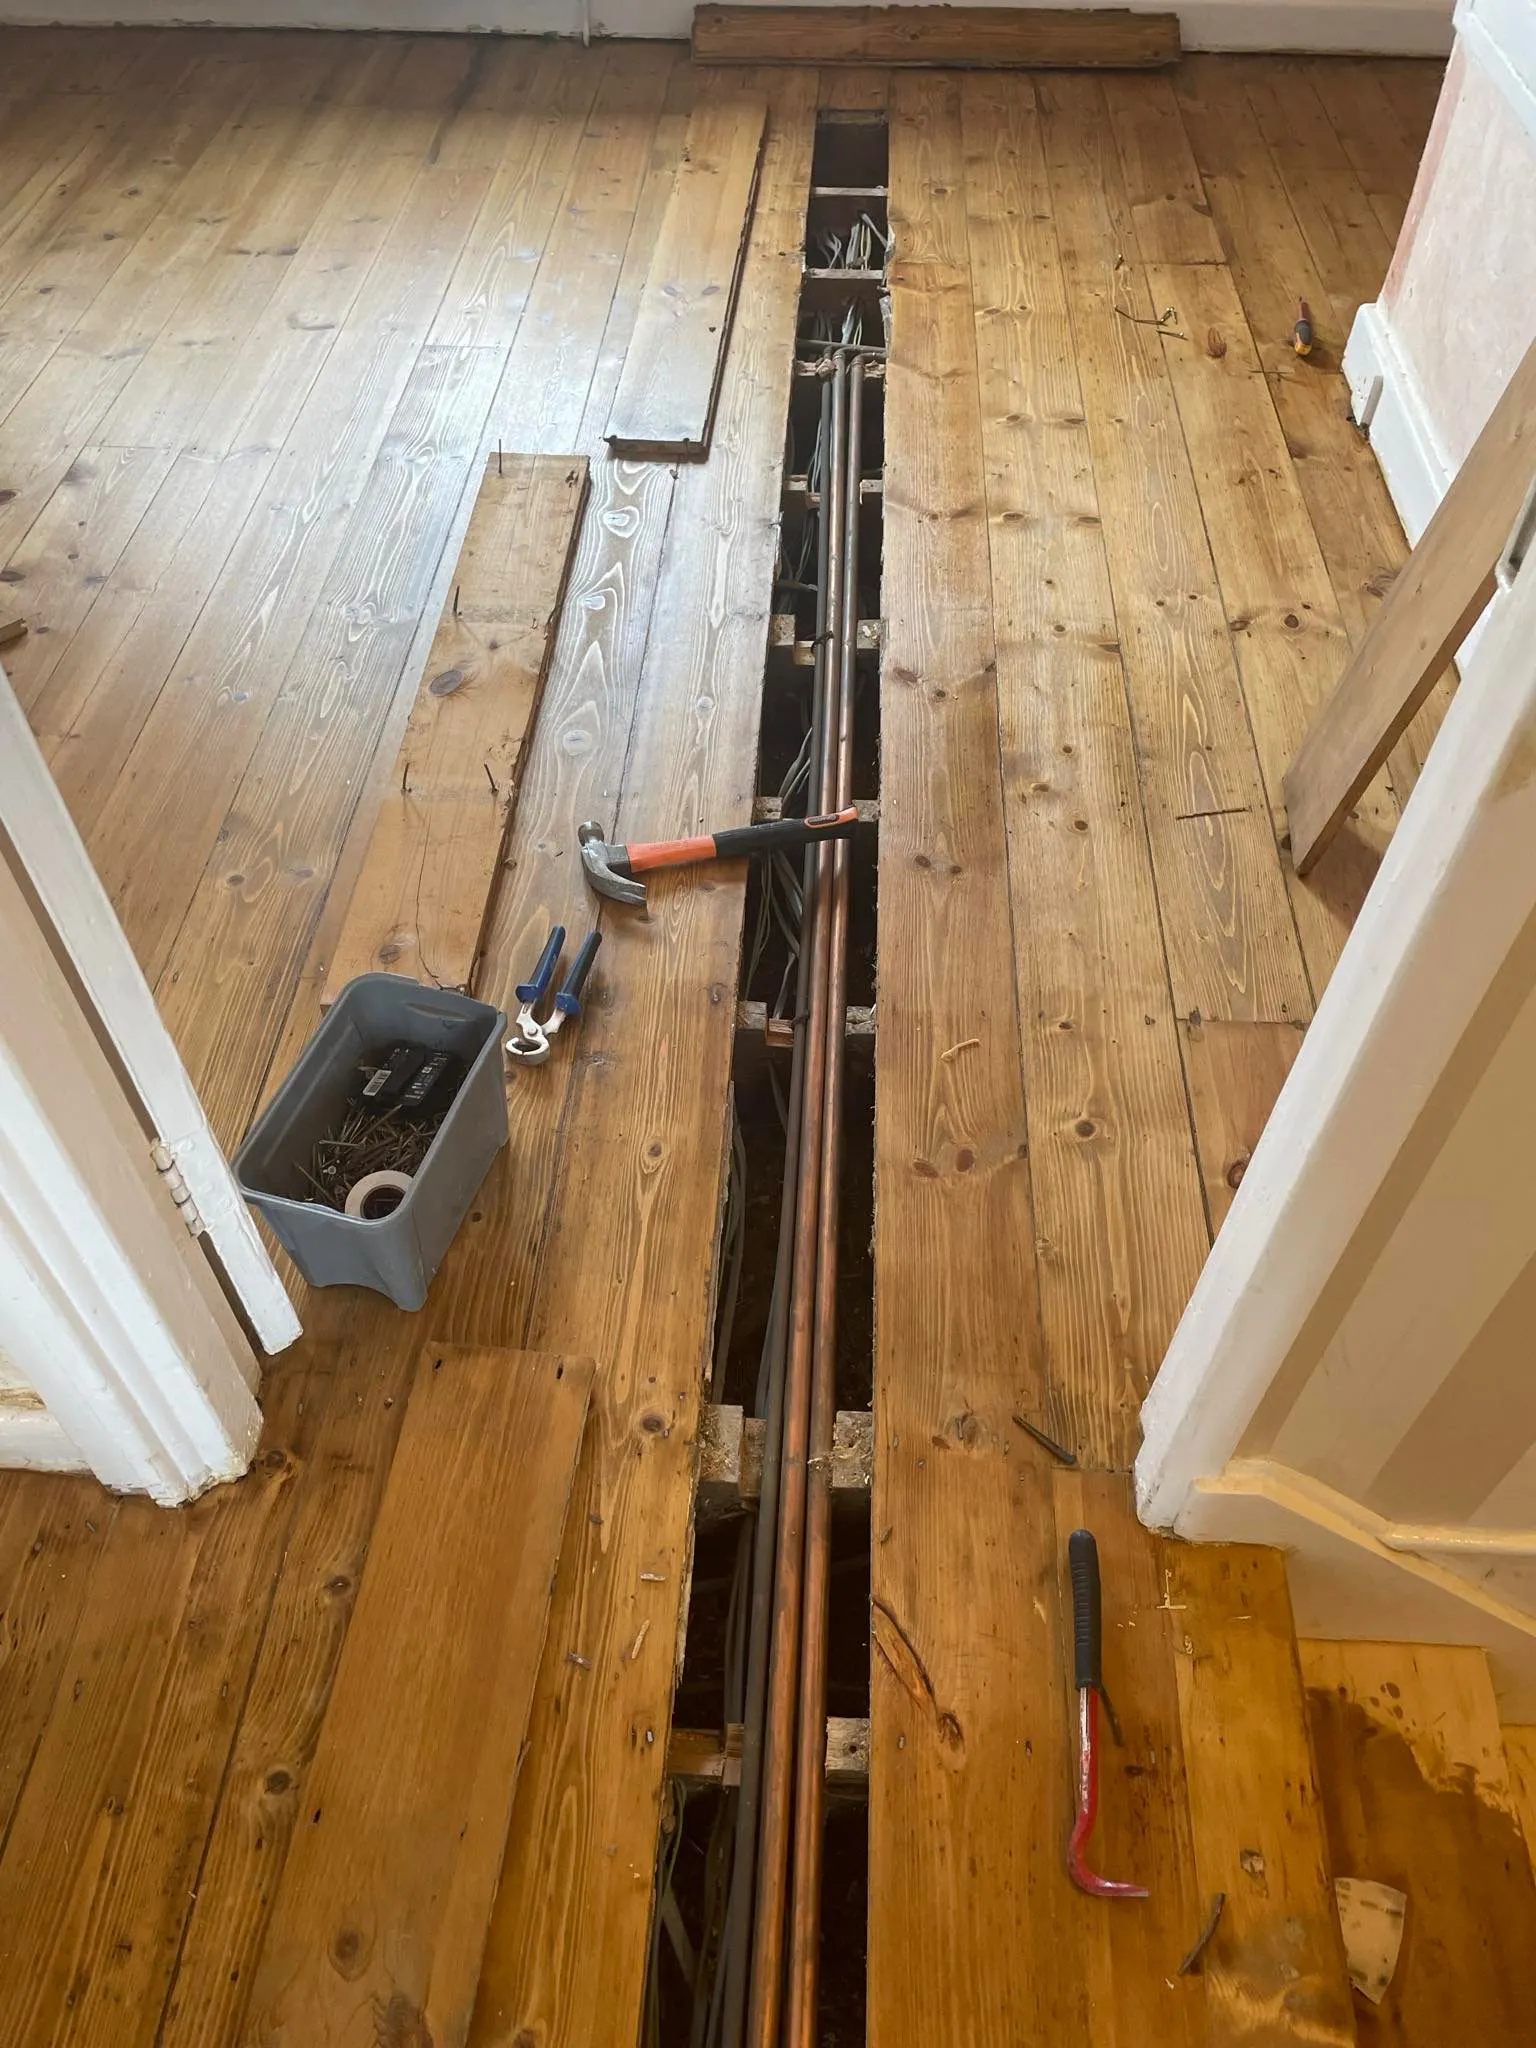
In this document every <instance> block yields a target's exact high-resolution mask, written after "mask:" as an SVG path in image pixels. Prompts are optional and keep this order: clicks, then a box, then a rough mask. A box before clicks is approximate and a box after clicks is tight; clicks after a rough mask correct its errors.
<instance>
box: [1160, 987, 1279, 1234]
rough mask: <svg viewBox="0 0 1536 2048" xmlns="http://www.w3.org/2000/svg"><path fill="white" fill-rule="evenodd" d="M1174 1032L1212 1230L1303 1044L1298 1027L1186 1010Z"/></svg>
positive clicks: (1218, 1223)
mask: <svg viewBox="0 0 1536 2048" xmlns="http://www.w3.org/2000/svg"><path fill="white" fill-rule="evenodd" d="M1179 1036H1180V1039H1181V1041H1182V1043H1183V1048H1184V1071H1185V1074H1186V1075H1187V1077H1188V1081H1189V1103H1190V1112H1191V1114H1192V1116H1193V1118H1194V1125H1195V1143H1196V1148H1197V1151H1198V1154H1199V1160H1200V1173H1201V1178H1202V1180H1203V1181H1204V1184H1205V1207H1206V1214H1207V1215H1208V1216H1209V1218H1210V1226H1211V1235H1212V1237H1214V1236H1215V1234H1216V1232H1217V1231H1218V1230H1220V1228H1221V1226H1222V1223H1223V1222H1224V1221H1225V1219H1226V1214H1227V1211H1228V1210H1229V1209H1230V1208H1231V1206H1232V1197H1233V1196H1234V1195H1235V1194H1236V1192H1237V1190H1238V1188H1239V1186H1240V1185H1241V1184H1242V1178H1243V1175H1244V1174H1245V1173H1246V1172H1247V1170H1248V1162H1249V1160H1250V1159H1251V1158H1252V1156H1253V1148H1254V1146H1255V1145H1257V1143H1258V1142H1259V1138H1260V1136H1261V1134H1262V1132H1263V1129H1264V1126H1265V1124H1266V1123H1268V1121H1269V1113H1270V1111H1271V1110H1272V1109H1273V1108H1274V1106H1275V1099H1276V1097H1277V1096H1278V1095H1279V1093H1280V1090H1281V1087H1282V1086H1283V1084H1284V1081H1285V1077H1286V1075H1287V1074H1288V1073H1289V1072H1290V1070H1291V1063H1292V1061H1293V1060H1294V1059H1295V1057H1296V1055H1297V1053H1298V1052H1300V1050H1301V1027H1300V1025H1297V1024H1231V1023H1224V1022H1223V1021H1222V1020H1221V1019H1220V1018H1212V1017H1189V1018H1181V1019H1180V1021H1179Z"/></svg>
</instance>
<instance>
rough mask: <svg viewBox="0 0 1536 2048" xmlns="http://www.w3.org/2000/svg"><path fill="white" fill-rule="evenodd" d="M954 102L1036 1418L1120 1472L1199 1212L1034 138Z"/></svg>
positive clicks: (1165, 1337) (1001, 106) (989, 83)
mask: <svg viewBox="0 0 1536 2048" xmlns="http://www.w3.org/2000/svg"><path fill="white" fill-rule="evenodd" d="M1137 82H1138V83H1140V81H1137ZM962 94H963V128H964V137H965V145H966V203H967V215H968V220H967V226H968V233H969V250H970V267H971V277H972V287H973V292H974V295H975V318H976V353H977V365H978V379H979V397H980V405H981V415H982V429H981V431H982V450H983V457H984V461H985V468H986V493H987V512H988V528H989V537H990V561H991V583H992V601H993V609H994V614H995V620H996V636H997V690H998V707H999V717H1000V721H1001V724H1000V738H1001V745H1002V750H1003V759H1004V762H1005V764H1006V766H1005V769H1004V774H1003V811H1004V818H1005V820H1006V824H1007V831H1008V873H1009V882H1010V894H1011V900H1012V906H1013V929H1014V935H1015V967H1016V971H1017V976H1018V997H1019V1014H1020V1019H1021V1024H1022V1029H1023V1034H1024V1068H1025V1073H1026V1076H1027V1077H1028V1090H1027V1103H1028V1121H1029V1133H1030V1158H1031V1170H1032V1182H1033V1189H1034V1207H1035V1233H1036V1245H1037V1248H1038V1257H1039V1272H1040V1300H1041V1317H1042V1323H1043V1331H1044V1341H1045V1359H1046V1369H1047V1374H1048V1383H1049V1384H1048V1393H1047V1399H1046V1405H1045V1412H1044V1414H1043V1415H1042V1416H1040V1417H1039V1418H1037V1419H1039V1420H1040V1421H1042V1422H1043V1424H1044V1426H1045V1427H1046V1428H1047V1429H1048V1430H1050V1431H1052V1432H1054V1434H1055V1435H1056V1436H1057V1437H1058V1438H1060V1439H1061V1440H1062V1441H1064V1442H1067V1443H1070V1444H1071V1445H1072V1447H1073V1448H1074V1449H1075V1450H1077V1452H1078V1454H1079V1455H1080V1456H1082V1457H1084V1458H1085V1459H1086V1460H1087V1461H1088V1462H1090V1463H1092V1464H1095V1465H1105V1464H1108V1465H1121V1466H1125V1465H1129V1463H1130V1461H1131V1459H1132V1457H1133V1456H1134V1454H1135V1449H1136V1445H1137V1443H1138V1441H1139V1431H1138V1426H1137V1420H1136V1417H1137V1413H1138V1410H1139V1408H1140V1404H1141V1396H1142V1395H1143V1393H1144V1392H1145V1391H1146V1388H1147V1386H1148V1385H1149V1383H1150V1381H1151V1378H1152V1375H1153V1373H1154V1372H1155V1371H1156V1370H1157V1366H1158V1364H1159V1362H1160V1360H1161V1358H1162V1355H1163V1353H1164V1351H1165V1350H1166V1349H1167V1346H1168V1341H1169V1339H1170V1337H1171V1336H1172V1334H1173V1330H1174V1326H1175V1324H1176V1323H1177V1321H1178V1319H1179V1316H1180V1314H1181V1313H1182V1311H1183V1307H1184V1303H1185V1301H1186V1300H1187V1299H1188V1296H1189V1292H1190V1289H1191V1288H1192V1287H1193V1285H1194V1282H1195V1278H1196V1275H1197V1274H1198V1273H1199V1271H1200V1267H1201V1264H1202V1262H1203V1260H1204V1257H1205V1253H1206V1249H1207V1238H1206V1229H1205V1217H1204V1215H1203V1214H1202V1210H1201V1201H1200V1188H1199V1181H1198V1177H1197V1175H1196V1173H1195V1172H1194V1171H1193V1166H1194V1162H1193V1160H1192V1158H1191V1154H1190V1143H1189V1106H1188V1103H1187V1101H1186V1099H1185V1093H1184V1078H1183V1074H1182V1071H1181V1068H1180V1062H1179V1045H1178V1038H1177V1036H1176V1033H1175V1029H1174V1014H1173V1003H1172V997H1171V995H1170V992H1169V986H1168V967H1167V961H1166V959H1165V957H1164V953H1163V944H1162V934H1161V930H1160V928H1159V921H1158V908H1157V894H1156V886H1155V882H1154V877H1153V871H1152V863H1151V858H1150V854H1149V851H1148V846H1147V836H1146V828H1145V824H1144V822H1143V818H1142V811H1141V805H1140V803H1139V801H1138V799H1137V781H1136V760H1135V750H1134V746H1133V744H1132V740H1131V735H1130V733H1129V731H1128V729H1127V722H1126V715H1125V702H1126V700H1125V688H1126V685H1125V675H1124V669H1123V664H1122V656H1121V652H1120V648H1119V643H1118V636H1117V633H1116V630H1115V610H1114V596H1113V592H1112V589H1111V585H1110V575H1109V563H1108V559H1107V556H1106V553H1105V549H1104V539H1103V529H1102V525H1101V521H1100V516H1099V506H1098V497H1097V493H1096V492H1095V489H1094V482H1093V459H1092V454H1091V451H1090V447H1089V443H1088V437H1087V433H1086V430H1085V428H1084V426H1083V423H1082V410H1083V400H1082V392H1081V388H1080V386H1079V384H1078V379H1077V376H1076V372H1075V366H1074V361H1073V353H1072V344H1071V322H1070V316H1069V313H1068V307H1067V290H1066V284H1065V280H1064V277H1063V273H1062V266H1061V258H1060V251H1059V249H1058V246H1057V241H1056V233H1055V226H1054V222H1053V220H1052V217H1051V195H1050V188H1049V183H1048V180H1047V176H1046V169H1045V158H1044V152H1043V149H1042V145H1041V137H1040V130H1039V121H1038V118H1037V115H1036V112H1035V108H1034V104H1033V101H1032V98H1031V96H1030V94H1029V93H1028V91H1027V89H1026V90H1021V89H1020V87H1019V86H1018V84H1017V83H1016V82H1013V81H1006V80H998V79H991V80H989V79H986V78H982V77H978V78H975V79H967V80H966V81H965V84H964V86H963V88H962Z"/></svg>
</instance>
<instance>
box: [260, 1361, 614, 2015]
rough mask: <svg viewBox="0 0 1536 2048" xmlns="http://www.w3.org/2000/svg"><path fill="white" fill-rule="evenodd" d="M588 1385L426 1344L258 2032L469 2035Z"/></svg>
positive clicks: (278, 1912)
mask: <svg viewBox="0 0 1536 2048" xmlns="http://www.w3.org/2000/svg"><path fill="white" fill-rule="evenodd" d="M591 1390H592V1361H591V1360H590V1359H558V1358H552V1357H548V1356H544V1355H541V1354H538V1353H535V1352H527V1351H498V1350H495V1349H488V1350H478V1351H469V1350H460V1349H458V1348H456V1347H455V1346H453V1345H441V1344H427V1345H425V1346H424V1347H423V1348H422V1351H421V1354H420V1357H419V1359H418V1361H417V1365H416V1370H415V1374H414V1376H413V1380H412V1385H411V1392H410V1399H409V1405H408V1408H407V1411H406V1418H405V1423H404V1426H403V1428H402V1431H401V1436H400V1442H399V1446H398V1449H397V1452H396V1455H395V1458H394V1460H393V1462H392V1464H391V1467H390V1474H389V1484H388V1487H387V1489H386V1491H385V1495H384V1500H383V1503H382V1505H381V1507H380V1511H379V1516H378V1522H377V1525H376V1527H375V1530H374V1535H373V1540H372V1543H371V1545H370V1547H369V1556H368V1563H367V1566H366V1568H365V1570H364V1573H363V1582H362V1590H361V1592H360V1594H359V1596H358V1601H357V1611H356V1614H355V1616H354V1619H353V1621H352V1625H351V1627H350V1628H349V1629H348V1631H347V1640H346V1647H345V1651H344V1653H343V1656H342V1660H341V1665H340V1668H339V1670H338V1671H337V1674H336V1683H335V1687H334V1690H333V1692H332V1696H331V1702H330V1707H329V1710H328V1712H327V1714H326V1719H325V1726H324V1729H323V1731H322V1734H321V1738H320V1744H319V1747H318V1750H317V1753H316V1756H315V1760H314V1764H313V1766H312V1768H311V1770H310V1772H309V1774H308V1778H307V1782H306V1788H305V1802H304V1803H305V1807H306V1809H307V1819H306V1820H305V1821H304V1822H303V1823H302V1824H301V1826H300V1828H299V1830H298V1832H297V1834H296V1837H295V1840H294V1843H293V1846H292V1849H291V1851H290V1853H289V1856H288V1858H287V1861H286V1862H285V1864H284V1866H283V1876H282V1882H281V1884H280V1886H279V1888H278V1893H277V1899H276V1903H275V1905H274V1907H273V1912H272V1918H271V1921H270V1923H269V1925H268V1927H267V1932H266V1939H265V1941H264V1942H263V1945H262V1952H261V1957H260V1961H259V1964H258V1967H257V1971H256V1981H255V1985H254V1987H253V1990H252V1993H251V2022H250V2025H251V2032H252V2035H253V2037H254V2038H257V2039H260V2040H262V2041H264V2042H271V2043H273V2044H277V2043H279V2042H291V2043H292V2044H293V2048H324V2044H329V2043H334V2044H336V2048H344V2044H350V2043H354V2042H357V2041H359V2040H361V2039H363V2038H365V2036H366V2034H367V2032H368V2031H369V2030H370V2029H371V2030H372V2031H373V2032H374V2034H375V2036H376V2037H377V2036H379V2035H384V2036H385V2037H386V2038H387V2037H388V2033H389V2032H391V2031H392V2032H393V2033H394V2034H395V2037H396V2038H397V2039H407V2040H408V2039H410V2038H411V2036H412V2035H413V2034H414V2035H415V2036H416V2038H417V2039H423V2038H425V2039H427V2040H440V2041H462V2040H463V2039H464V2038H465V2036H466V2034H467V2031H468V2027H469V2020H470V2013H471V2009H472V2007H473V2004H474V1997H475V1986H476V1983H477V1981H478V1978H479V1972H480V1957H481V1952H482V1949H483V1947H484V1944H485V1935H486V1926H487V1923H488V1921H489V1918H490V1912H491V1902H492V1900H493V1899H494V1897H495V1894H496V1884H497V1879H498V1877H499V1876H500V1873H501V1853H502V1846H503V1844H504V1842H505V1840H506V1831H507V1817H508V1814H509V1813H510V1811H511V1806H512V1796H513V1791H514V1788H515V1786H516V1783H517V1774H518V1769H519V1766H520V1764H521V1762H522V1757H523V1747H524V1740H523V1739H524V1732H525V1730H526V1728H527V1724H528V1708H529V1703H530V1700H531V1698H532V1694H533V1686H534V1677H535V1674H536V1672H537V1670H538V1663H539V1653H540V1651H541V1649H542V1647H543V1644H544V1637H545V1630H546V1626H547V1623H548V1620H549V1602H550V1591H551V1585H552V1582H553V1579H554V1574H555V1565H556V1562H557V1559H558V1557H559V1553H560V1538H561V1532H562V1530H563V1528H564V1526H565V1519H566V1507H567V1503H568V1501H569V1498H570V1486H571V1475H572V1473H573V1471H574V1468H575V1464H576V1457H577V1452H578V1449H579V1447H580V1444H581V1436H582V1428H583V1424H584V1423H585V1420H586V1413H587V1402H588V1399H589V1396H590V1394H591ZM428 1528H430V1530H431V1540H430V1542H424V1541H423V1532H424V1530H426V1529H428ZM487 1551H489V1552H490V1553H491V1554H492V1555H494V1556H495V1558H496V1560H497V1569H496V1571H495V1572H494V1573H491V1572H481V1571H477V1570H476V1565H477V1563H478V1562H479V1560H480V1558H481V1557H482V1556H483V1555H484V1554H485V1553H486V1552H487Z"/></svg>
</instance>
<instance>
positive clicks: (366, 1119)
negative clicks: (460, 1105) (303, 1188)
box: [301, 1108, 443, 1210]
mask: <svg viewBox="0 0 1536 2048" xmlns="http://www.w3.org/2000/svg"><path fill="white" fill-rule="evenodd" d="M442 1121H443V1119H442V1117H441V1116H435V1117H429V1118H427V1119H425V1120H424V1121H423V1120H421V1119H419V1118H418V1119H416V1120H414V1121H412V1120H411V1119H409V1118H408V1117H406V1116H404V1115H401V1114H398V1113H397V1112H396V1111H394V1110H387V1111H385V1112H384V1114H383V1115H382V1116H381V1115H378V1114H376V1113H375V1112H374V1111H373V1110H370V1109H359V1108H353V1109H350V1110H349V1111H348V1112H347V1115H346V1119H345V1121H344V1122H343V1123H342V1126H341V1128H340V1130H338V1131H335V1132H334V1133H332V1134H331V1135H330V1136H329V1137H325V1138H321V1139H320V1140H319V1141H318V1143H317V1144H316V1146H315V1149H314V1153H313V1155H312V1156H311V1159H310V1163H309V1165H308V1167H307V1168H302V1169H301V1171H302V1172H303V1174H304V1178H305V1179H306V1180H307V1181H308V1182H309V1184H310V1186H311V1187H312V1188H313V1189H314V1190H315V1194H316V1196H317V1197H318V1198H319V1199H320V1200H321V1201H322V1202H324V1203H325V1204H326V1206H327V1207H328V1208H331V1209H343V1210H344V1209H345V1208H346V1206H347V1194H348V1192H349V1190H350V1189H351V1188H353V1187H355V1186H356V1184H357V1182H358V1181H360V1180H361V1179H362V1178H363V1176H364V1174H368V1173H412V1174H413V1173H415V1172H416V1170H417V1169H418V1167H419V1166H420V1165H421V1162H422V1161H423V1160H424V1159H425V1158H426V1156H427V1151H428V1148H429V1147H430V1145H431V1143H432V1140H433V1139H434V1138H435V1137H436V1136H437V1133H438V1129H439V1127H440V1126H441V1124H442Z"/></svg>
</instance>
